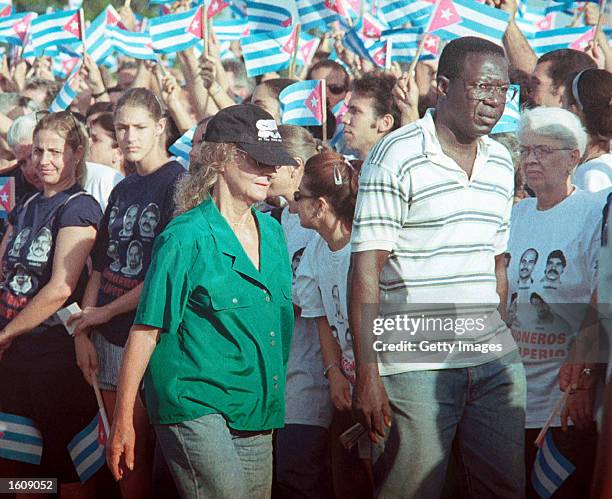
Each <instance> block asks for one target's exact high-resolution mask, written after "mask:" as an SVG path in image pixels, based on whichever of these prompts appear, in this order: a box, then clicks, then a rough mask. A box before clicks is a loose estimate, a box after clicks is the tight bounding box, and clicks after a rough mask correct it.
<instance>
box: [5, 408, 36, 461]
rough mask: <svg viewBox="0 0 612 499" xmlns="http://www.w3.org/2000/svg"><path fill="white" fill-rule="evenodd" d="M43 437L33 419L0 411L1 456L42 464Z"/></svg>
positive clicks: (12, 459)
mask: <svg viewBox="0 0 612 499" xmlns="http://www.w3.org/2000/svg"><path fill="white" fill-rule="evenodd" d="M42 451H43V439H42V435H41V433H40V431H39V430H38V428H37V427H36V423H35V422H34V421H32V420H31V419H28V418H24V417H22V416H17V415H15V414H8V413H6V412H0V457H1V458H3V459H10V460H11V461H21V462H22V463H30V464H40V460H41V458H42Z"/></svg>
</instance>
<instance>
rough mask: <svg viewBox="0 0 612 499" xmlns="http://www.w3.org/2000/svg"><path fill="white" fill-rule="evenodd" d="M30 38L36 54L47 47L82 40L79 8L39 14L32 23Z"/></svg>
mask: <svg viewBox="0 0 612 499" xmlns="http://www.w3.org/2000/svg"><path fill="white" fill-rule="evenodd" d="M30 40H31V42H32V48H33V49H34V51H35V52H36V54H42V52H43V51H44V49H46V48H47V47H55V46H57V45H71V44H75V43H79V42H80V41H81V21H80V14H79V11H78V10H62V11H58V12H53V13H52V14H46V15H44V16H38V17H37V18H36V19H33V20H32V23H31V25H30Z"/></svg>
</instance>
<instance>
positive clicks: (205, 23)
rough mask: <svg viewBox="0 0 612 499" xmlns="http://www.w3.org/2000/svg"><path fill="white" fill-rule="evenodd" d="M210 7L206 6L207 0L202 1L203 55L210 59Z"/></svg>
mask: <svg viewBox="0 0 612 499" xmlns="http://www.w3.org/2000/svg"><path fill="white" fill-rule="evenodd" d="M208 29H209V26H208V9H207V8H206V0H204V2H202V42H203V43H204V52H203V55H204V57H205V58H206V59H208V36H209V35H208Z"/></svg>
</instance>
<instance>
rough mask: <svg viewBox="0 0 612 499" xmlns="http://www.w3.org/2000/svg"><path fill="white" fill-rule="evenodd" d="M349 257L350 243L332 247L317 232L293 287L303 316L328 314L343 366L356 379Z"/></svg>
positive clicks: (351, 377) (352, 380)
mask: <svg viewBox="0 0 612 499" xmlns="http://www.w3.org/2000/svg"><path fill="white" fill-rule="evenodd" d="M350 261H351V245H350V244H347V245H346V246H344V248H342V249H340V250H338V251H332V250H330V249H329V246H328V245H327V243H326V242H325V241H324V240H323V239H322V238H321V236H319V235H317V236H316V237H315V238H314V239H313V240H312V241H311V242H310V243H309V244H308V246H307V247H306V251H304V256H303V258H302V263H301V265H300V268H299V269H298V276H297V283H296V286H295V288H294V289H295V292H296V293H297V296H298V297H299V305H300V307H301V308H302V317H323V316H325V317H327V321H328V322H329V325H330V326H331V329H332V334H333V335H334V337H335V338H336V340H337V341H338V343H339V344H340V348H341V350H342V370H343V371H344V374H345V375H346V377H347V378H348V379H349V381H350V382H351V383H354V381H355V356H354V354H353V337H352V335H351V332H350V330H349V323H348V307H347V287H346V286H347V276H348V271H349V265H350Z"/></svg>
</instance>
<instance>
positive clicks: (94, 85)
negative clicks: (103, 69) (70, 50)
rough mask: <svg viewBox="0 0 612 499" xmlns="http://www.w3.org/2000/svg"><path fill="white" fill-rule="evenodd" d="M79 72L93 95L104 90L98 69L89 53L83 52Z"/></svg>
mask: <svg viewBox="0 0 612 499" xmlns="http://www.w3.org/2000/svg"><path fill="white" fill-rule="evenodd" d="M79 73H80V76H81V77H82V78H83V81H84V82H85V83H86V84H87V86H88V87H89V88H90V89H91V92H92V93H93V94H94V95H97V94H101V93H103V92H104V91H105V90H106V87H105V86H104V81H103V80H102V74H101V73H100V69H99V68H98V66H97V65H96V63H95V61H94V60H93V59H92V57H91V56H90V55H89V54H85V57H84V58H83V65H82V66H81V69H80V70H79Z"/></svg>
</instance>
